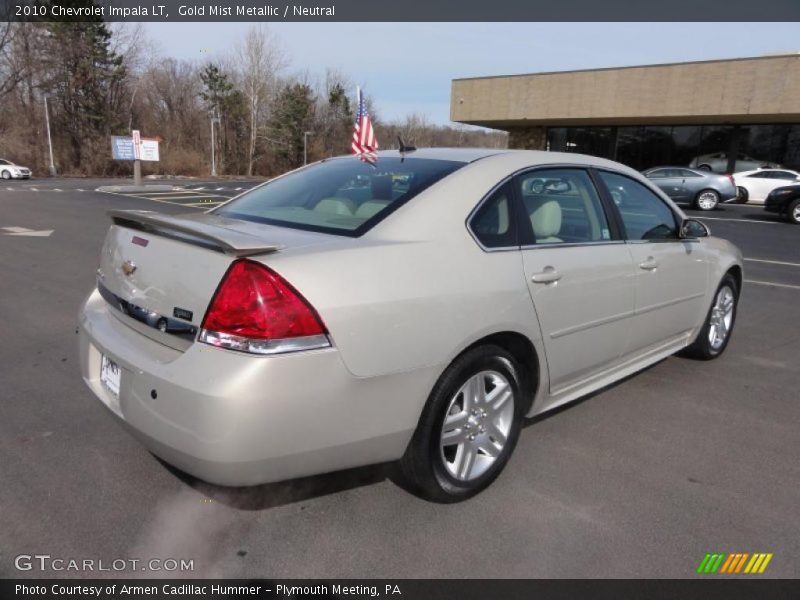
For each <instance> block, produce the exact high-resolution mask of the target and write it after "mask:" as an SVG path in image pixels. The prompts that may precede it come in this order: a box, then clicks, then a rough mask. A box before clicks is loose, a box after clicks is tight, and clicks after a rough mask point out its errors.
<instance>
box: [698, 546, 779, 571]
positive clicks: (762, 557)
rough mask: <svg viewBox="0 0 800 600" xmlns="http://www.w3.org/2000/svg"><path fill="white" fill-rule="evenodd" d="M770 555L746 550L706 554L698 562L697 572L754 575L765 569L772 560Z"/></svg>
mask: <svg viewBox="0 0 800 600" xmlns="http://www.w3.org/2000/svg"><path fill="white" fill-rule="evenodd" d="M772 556H773V555H772V553H764V552H757V553H754V554H749V553H747V552H732V553H730V554H726V553H721V552H717V553H714V554H706V555H705V556H704V557H703V560H702V561H701V562H700V566H698V567H697V572H698V573H703V574H713V573H720V574H723V573H724V574H735V573H747V574H752V575H754V574H757V573H763V572H764V571H765V570H766V568H767V565H768V564H769V562H770V561H771V560H772ZM748 559H749V560H748ZM745 564H746V565H747V566H745ZM742 569H744V570H742Z"/></svg>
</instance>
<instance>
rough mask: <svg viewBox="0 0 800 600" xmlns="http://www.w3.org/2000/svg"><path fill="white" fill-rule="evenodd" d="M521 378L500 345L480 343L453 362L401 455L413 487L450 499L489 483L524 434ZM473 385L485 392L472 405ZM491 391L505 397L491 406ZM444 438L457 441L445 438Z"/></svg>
mask: <svg viewBox="0 0 800 600" xmlns="http://www.w3.org/2000/svg"><path fill="white" fill-rule="evenodd" d="M521 381H522V378H521V373H520V369H519V365H518V364H517V362H516V361H515V360H514V357H513V356H511V354H509V353H508V352H506V351H505V350H504V349H503V348H500V347H499V346H494V345H487V346H479V347H477V348H474V349H472V350H469V351H467V352H465V353H464V354H462V355H461V356H460V357H458V358H457V359H456V360H455V361H453V363H452V364H451V365H450V366H449V367H447V369H446V370H445V371H444V373H442V375H441V377H440V378H439V380H438V381H437V382H436V385H435V386H434V388H433V391H432V392H431V394H430V396H429V398H428V401H427V403H426V405H425V408H424V410H423V412H422V416H421V417H420V421H419V424H418V425H417V429H416V431H415V432H414V436H413V437H412V438H411V442H410V443H409V445H408V448H407V449H406V453H405V455H404V456H403V458H402V459H401V460H400V471H401V474H402V477H403V479H404V480H405V482H406V483H407V484H408V486H409V487H410V488H411V490H412V491H414V492H415V493H416V494H418V495H419V496H421V497H423V498H425V499H427V500H432V501H434V502H444V503H451V502H460V501H462V500H466V499H467V498H470V497H472V496H474V495H475V494H477V493H478V492H480V491H482V490H484V489H485V488H486V487H488V486H489V484H491V483H492V482H493V481H494V480H495V479H496V478H497V476H498V475H499V474H500V472H501V471H502V470H503V467H505V465H506V463H507V462H508V459H509V457H510V456H511V453H512V452H513V451H514V447H515V446H516V443H517V439H518V438H519V432H520V428H521V425H522V419H523V416H524V410H525V404H526V403H525V402H524V400H523V396H522V393H521V391H522V385H521V383H520V382H521ZM480 384H482V386H481V387H478V386H479V385H480ZM468 389H474V390H475V391H476V395H478V396H479V397H480V396H483V395H485V396H484V398H483V401H479V402H478V403H475V402H473V403H471V406H470V403H469V401H468V398H469V396H467V394H466V391H467V390H468ZM487 389H488V392H487V391H486V390H487ZM503 389H504V390H505V391H497V390H503ZM492 392H494V393H496V394H500V395H501V396H503V397H504V398H505V399H504V400H503V401H502V402H496V406H495V407H494V408H492V409H490V407H491V406H492V404H491V400H490V402H489V403H484V402H485V401H486V399H487V397H488V398H491V394H492ZM498 400H499V398H498ZM493 415H494V418H492V417H493ZM445 417H449V425H447V426H446V425H445ZM503 437H505V442H504V443H501V440H502V438H503ZM443 439H449V440H452V441H453V443H452V444H447V443H442V440H443ZM492 453H495V456H492V455H491V454H492ZM470 459H471V460H470Z"/></svg>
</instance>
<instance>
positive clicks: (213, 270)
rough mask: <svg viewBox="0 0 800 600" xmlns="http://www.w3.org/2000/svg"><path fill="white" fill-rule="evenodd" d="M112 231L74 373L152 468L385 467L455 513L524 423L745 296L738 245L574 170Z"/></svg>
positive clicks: (462, 156)
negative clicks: (154, 463) (161, 464)
mask: <svg viewBox="0 0 800 600" xmlns="http://www.w3.org/2000/svg"><path fill="white" fill-rule="evenodd" d="M111 218H112V221H113V223H112V225H111V227H110V229H109V231H108V234H107V236H106V240H105V244H104V246H103V249H102V253H101V258H100V267H99V270H98V274H97V289H95V290H94V291H93V292H92V293H91V295H90V296H89V298H88V299H87V301H86V303H85V305H84V306H83V308H82V310H81V313H80V363H81V369H82V374H83V378H84V380H85V382H86V384H87V385H88V386H89V388H90V389H91V390H92V392H94V394H96V395H97V397H98V398H99V399H100V400H101V402H102V403H103V404H104V405H105V406H106V407H107V408H108V409H109V410H110V411H111V412H112V413H113V414H114V415H116V417H118V418H119V420H120V422H121V423H124V424H125V425H126V426H127V427H128V429H129V430H130V431H131V432H132V433H133V434H134V435H135V436H136V437H137V438H139V439H140V440H141V442H142V443H143V444H144V445H145V446H147V448H149V449H150V450H151V451H152V452H154V453H155V454H157V455H158V456H160V457H162V458H163V459H164V460H166V461H168V462H170V463H172V464H174V465H176V466H177V467H179V468H181V469H183V470H185V471H188V472H189V473H191V474H194V475H195V476H197V477H200V478H202V479H205V480H208V481H211V482H214V483H218V484H225V485H249V484H258V483H263V482H268V481H276V480H284V479H289V478H294V477H299V476H305V475H311V474H315V473H322V472H328V471H334V470H337V469H344V468H348V467H355V466H359V465H365V464H370V463H378V462H384V461H394V460H398V459H399V460H400V465H401V468H402V472H403V473H404V474H405V476H406V478H407V479H408V481H409V483H410V485H411V487H412V488H413V489H416V490H417V491H418V493H419V494H420V495H422V496H424V497H426V498H429V499H432V500H436V501H442V502H453V501H458V500H462V499H465V498H468V497H469V496H471V495H473V494H475V493H477V492H478V491H480V490H481V489H483V488H485V487H486V486H487V485H489V484H490V483H491V482H492V481H493V480H494V479H495V478H496V477H497V476H498V474H499V473H500V471H501V470H502V469H503V466H504V465H505V464H506V462H507V461H508V459H509V457H510V455H511V453H512V451H513V449H514V446H515V444H516V442H517V438H518V436H519V434H520V426H521V423H522V420H523V418H524V417H526V416H528V417H530V416H533V415H536V414H539V413H542V412H544V411H547V410H551V409H553V408H555V407H557V406H560V405H563V404H565V403H567V402H571V401H573V400H575V399H577V398H580V397H582V396H585V395H586V394H588V393H590V392H592V391H595V390H598V389H600V388H602V387H604V386H607V385H609V384H611V383H613V382H615V381H618V380H619V379H621V378H623V377H626V376H628V375H630V374H632V373H635V372H636V371H639V370H641V369H643V368H645V367H647V366H648V365H651V364H653V363H655V362H657V361H659V360H662V359H664V358H666V357H668V356H670V355H671V354H673V353H675V352H679V351H684V352H687V353H689V354H691V355H693V356H696V357H699V358H702V359H711V358H716V357H718V356H719V355H720V354H721V353H722V352H723V351H724V350H725V348H726V346H727V344H728V342H729V341H730V338H731V331H732V329H733V326H734V323H735V318H736V307H737V302H738V298H739V292H740V290H741V286H742V257H741V254H740V253H739V251H738V250H737V249H736V248H735V247H734V246H732V245H731V244H730V243H728V242H727V241H725V240H722V239H718V238H714V237H709V235H708V230H707V229H706V228H705V227H704V226H703V225H702V224H701V223H700V222H698V221H695V220H691V219H687V218H686V217H685V216H684V215H683V213H682V212H681V211H680V210H679V209H678V208H677V207H676V206H675V205H674V204H673V203H672V201H670V200H669V199H668V198H667V197H666V196H664V195H663V194H662V193H661V192H660V191H659V190H658V188H656V187H654V186H652V185H651V184H650V182H649V181H648V180H647V179H646V178H644V177H642V176H641V175H640V174H638V173H636V172H635V171H633V170H631V169H629V168H627V167H625V166H623V165H620V164H617V163H614V162H611V161H608V160H604V159H600V158H595V157H589V156H582V155H577V154H561V153H554V152H533V151H506V150H466V149H461V150H448V149H437V150H417V151H413V152H405V153H403V154H400V153H398V152H395V151H389V152H381V153H379V158H378V162H377V165H376V166H375V167H372V166H370V165H367V164H365V163H362V162H361V161H359V160H356V159H355V158H353V157H342V158H335V159H328V160H325V161H322V162H320V163H316V164H314V165H310V166H308V167H305V168H302V169H299V170H297V171H294V172H291V173H288V174H286V175H284V176H282V177H279V178H277V179H274V180H272V181H270V182H268V183H266V184H264V185H262V186H260V187H257V188H255V189H253V190H252V191H250V192H247V193H245V194H244V195H242V196H240V197H238V198H235V199H233V200H231V201H230V202H228V203H226V204H224V205H222V206H220V207H218V208H216V209H214V210H212V211H209V212H207V213H192V214H189V215H179V216H171V215H165V214H159V213H156V212H149V211H126V210H113V211H111ZM121 306H128V308H129V310H127V311H126V310H121V309H120V307H121ZM130 306H136V307H138V310H141V311H147V314H148V318H146V319H144V320H143V319H140V318H136V315H134V314H131V313H132V312H136V311H131V310H130ZM156 315H161V316H163V317H164V318H167V319H177V320H180V321H182V322H184V323H186V324H187V326H189V327H188V328H187V329H185V330H181V329H180V328H175V327H169V328H164V327H162V328H158V327H154V326H151V323H158V322H159V321H158V318H156Z"/></svg>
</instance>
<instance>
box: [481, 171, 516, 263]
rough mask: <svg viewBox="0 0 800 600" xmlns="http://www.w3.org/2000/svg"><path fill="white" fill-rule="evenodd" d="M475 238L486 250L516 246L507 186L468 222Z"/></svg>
mask: <svg viewBox="0 0 800 600" xmlns="http://www.w3.org/2000/svg"><path fill="white" fill-rule="evenodd" d="M470 229H471V230H472V232H473V233H474V234H475V237H476V238H478V240H479V241H480V242H481V244H483V245H484V246H486V247H487V248H503V247H509V246H516V245H518V242H517V228H516V221H515V219H514V210H513V204H512V201H511V194H510V190H509V187H508V186H507V185H505V186H503V187H502V188H500V189H499V190H497V191H496V192H494V194H492V196H491V197H490V198H489V199H487V200H486V201H485V202H484V203H483V204H482V205H481V207H480V208H479V209H478V212H476V213H475V216H474V217H472V220H471V221H470Z"/></svg>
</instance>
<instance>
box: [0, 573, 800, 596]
mask: <svg viewBox="0 0 800 600" xmlns="http://www.w3.org/2000/svg"><path fill="white" fill-rule="evenodd" d="M798 597H800V581H797V580H779V579H744V578H739V577H737V578H730V579H721V578H713V577H708V578H700V579H693V580H679V579H670V580H635V579H616V580H615V579H601V580H570V579H548V580H521V579H500V580H489V579H475V580H472V579H459V580H429V579H427V580H426V579H403V580H400V579H398V580H371V579H362V580H327V581H326V580H269V579H228V580H221V579H218V580H208V579H196V580H164V579H149V580H148V579H130V580H123V579H93V580H88V579H87V580H79V579H62V580H47V579H44V580H20V579H12V580H0V598H2V599H3V600H12V599H13V600H21V599H25V598H36V599H38V600H87V599H90V598H94V599H98V600H126V599H130V598H146V599H147V600H201V599H205V598H219V599H226V600H234V599H235V600H245V599H255V598H293V599H300V598H305V599H317V600H325V599H333V598H337V599H352V600H366V599H370V598H381V599H390V598H396V599H398V600H401V599H402V600H418V599H419V600H423V599H424V600H447V599H450V598H452V599H458V600H484V599H503V600H530V599H531V598H546V599H547V600H578V599H580V600H590V599H599V600H606V599H608V600H612V599H613V600H619V599H620V598H647V599H648V600H661V599H664V600H667V599H669V600H673V599H675V598H680V599H681V600H689V599H692V598H703V599H715V598H719V599H724V600H738V599H740V598H742V599H744V598H748V599H749V598H759V599H762V598H778V599H784V598H785V599H787V600H789V599H792V600H794V599H796V598H798Z"/></svg>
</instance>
